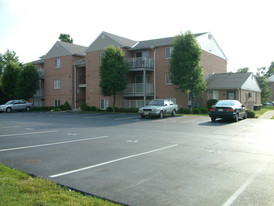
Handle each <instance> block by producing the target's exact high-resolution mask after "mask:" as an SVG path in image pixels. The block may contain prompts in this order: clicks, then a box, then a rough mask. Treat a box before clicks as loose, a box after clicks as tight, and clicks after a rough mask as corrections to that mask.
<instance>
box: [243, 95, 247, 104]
mask: <svg viewBox="0 0 274 206" xmlns="http://www.w3.org/2000/svg"><path fill="white" fill-rule="evenodd" d="M244 102H245V103H246V102H247V93H245V96H244Z"/></svg>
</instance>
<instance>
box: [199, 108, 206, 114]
mask: <svg viewBox="0 0 274 206" xmlns="http://www.w3.org/2000/svg"><path fill="white" fill-rule="evenodd" d="M200 113H202V114H207V113H208V109H207V108H206V107H201V108H200Z"/></svg>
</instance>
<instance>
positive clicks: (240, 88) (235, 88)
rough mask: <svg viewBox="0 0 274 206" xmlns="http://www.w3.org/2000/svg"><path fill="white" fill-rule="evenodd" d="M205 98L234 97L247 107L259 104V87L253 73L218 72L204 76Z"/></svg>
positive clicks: (221, 98)
mask: <svg viewBox="0 0 274 206" xmlns="http://www.w3.org/2000/svg"><path fill="white" fill-rule="evenodd" d="M206 83H207V91H206V92H205V95H204V96H205V97H204V98H205V99H207V100H208V99H217V100H223V99H236V100H239V101H240V102H241V103H242V104H243V105H245V106H246V107H247V108H248V109H251V108H252V106H253V105H258V104H261V88H260V86H259V84H258V82H257V80H256V78H255V76H254V74H253V73H251V72H247V73H220V74H212V75H210V76H208V77H207V78H206Z"/></svg>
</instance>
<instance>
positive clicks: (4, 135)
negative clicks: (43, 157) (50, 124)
mask: <svg viewBox="0 0 274 206" xmlns="http://www.w3.org/2000/svg"><path fill="white" fill-rule="evenodd" d="M50 132H57V130H48V131H41V132H28V133H18V134H1V135H0V137H13V136H22V135H30V134H44V133H50Z"/></svg>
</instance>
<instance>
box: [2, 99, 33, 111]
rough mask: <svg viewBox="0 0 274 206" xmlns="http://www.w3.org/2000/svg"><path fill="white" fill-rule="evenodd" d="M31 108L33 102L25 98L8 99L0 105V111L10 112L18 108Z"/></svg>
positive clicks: (28, 109) (27, 109)
mask: <svg viewBox="0 0 274 206" xmlns="http://www.w3.org/2000/svg"><path fill="white" fill-rule="evenodd" d="M32 108H33V104H32V103H29V102H27V101H26V100H10V101H8V102H7V103H6V104H2V105H0V111H1V112H11V111H18V110H25V111H28V112H29V111H30V110H31V109H32Z"/></svg>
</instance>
